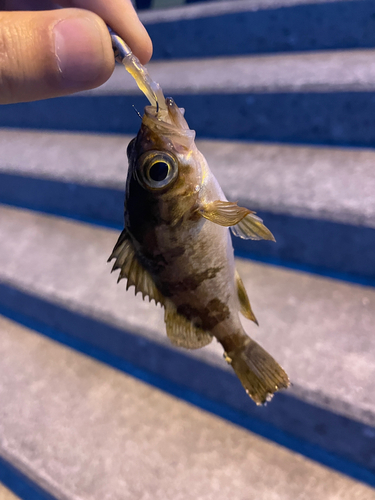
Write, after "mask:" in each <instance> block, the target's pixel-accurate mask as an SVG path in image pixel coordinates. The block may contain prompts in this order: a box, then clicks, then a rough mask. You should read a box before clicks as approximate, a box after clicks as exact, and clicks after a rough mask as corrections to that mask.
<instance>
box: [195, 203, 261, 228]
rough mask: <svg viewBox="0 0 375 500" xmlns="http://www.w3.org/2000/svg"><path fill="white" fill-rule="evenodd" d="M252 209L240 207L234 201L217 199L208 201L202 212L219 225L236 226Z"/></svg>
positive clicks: (205, 216) (206, 217)
mask: <svg viewBox="0 0 375 500" xmlns="http://www.w3.org/2000/svg"><path fill="white" fill-rule="evenodd" d="M250 213H251V211H250V210H248V209H247V208H243V207H239V206H238V205H237V203H233V202H232V201H221V200H216V201H213V202H212V203H207V204H206V205H204V206H203V207H202V208H201V214H202V216H203V217H204V218H205V219H208V220H210V221H211V222H214V223H215V224H219V226H226V227H228V226H234V225H235V224H238V223H239V222H240V221H241V220H242V219H243V218H244V217H246V215H247V214H250Z"/></svg>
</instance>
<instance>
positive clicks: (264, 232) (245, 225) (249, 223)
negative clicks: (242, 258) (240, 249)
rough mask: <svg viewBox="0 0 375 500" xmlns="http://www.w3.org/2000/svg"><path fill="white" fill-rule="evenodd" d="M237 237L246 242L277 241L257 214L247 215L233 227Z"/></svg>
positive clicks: (232, 229)
mask: <svg viewBox="0 0 375 500" xmlns="http://www.w3.org/2000/svg"><path fill="white" fill-rule="evenodd" d="M231 231H232V233H233V234H234V235H235V236H238V237H239V238H242V239H244V240H269V241H276V240H275V237H274V235H273V234H272V233H271V231H270V230H269V229H267V228H266V226H265V225H264V224H263V221H262V219H261V218H260V217H258V216H257V215H255V212H250V213H249V214H247V215H246V216H245V217H244V218H243V219H242V220H241V221H240V222H238V223H237V224H236V225H234V226H232V227H231Z"/></svg>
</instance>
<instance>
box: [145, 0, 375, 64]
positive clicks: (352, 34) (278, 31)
mask: <svg viewBox="0 0 375 500" xmlns="http://www.w3.org/2000/svg"><path fill="white" fill-rule="evenodd" d="M374 9H375V6H374V3H373V2H372V1H363V0H362V1H357V0H354V1H334V2H332V1H327V2H325V1H323V2H321V1H314V0H312V1H310V0H307V1H306V0H302V1H299V0H296V1H295V0H285V1H284V0H256V1H252V0H246V1H244V0H242V1H241V0H231V1H227V2H209V3H207V2H202V3H201V4H198V5H187V6H185V7H178V8H174V9H165V10H162V11H148V12H142V13H141V19H142V21H143V22H144V23H145V24H146V26H147V30H148V32H149V33H150V35H151V38H152V40H153V44H154V53H153V56H154V58H156V59H160V58H161V59H168V58H174V59H175V58H189V57H202V56H203V57H207V56H223V55H239V54H250V53H270V52H285V51H299V50H327V49H344V48H347V49H350V48H360V47H362V48H364V47H374V45H375V35H374V28H375V20H374V17H373V15H374ZM338 19H339V20H340V22H337V20H338Z"/></svg>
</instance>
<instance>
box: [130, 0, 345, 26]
mask: <svg viewBox="0 0 375 500" xmlns="http://www.w3.org/2000/svg"><path fill="white" fill-rule="evenodd" d="M171 1H172V2H173V1H174V0H171ZM178 1H180V0H178ZM342 1H346V0H229V1H228V0H214V1H211V2H210V1H205V0H203V1H202V2H200V3H199V4H198V5H196V4H195V5H181V6H178V7H177V6H175V7H170V8H164V9H158V10H151V9H150V10H144V11H142V12H139V17H140V19H141V21H142V22H143V23H145V24H153V23H158V22H161V21H177V20H181V19H194V18H200V17H213V16H220V15H223V14H233V13H239V12H248V11H253V10H255V11H256V10H261V9H277V8H279V7H291V6H294V5H303V4H320V3H323V4H324V3H330V2H342ZM176 3H177V2H176Z"/></svg>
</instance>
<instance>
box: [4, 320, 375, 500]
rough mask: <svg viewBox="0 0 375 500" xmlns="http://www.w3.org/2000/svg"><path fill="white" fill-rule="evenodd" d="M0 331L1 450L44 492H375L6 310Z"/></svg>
mask: <svg viewBox="0 0 375 500" xmlns="http://www.w3.org/2000/svg"><path fill="white" fill-rule="evenodd" d="M0 331H1V335H0V352H1V364H0V373H1V379H2V385H1V390H0V394H1V399H2V401H3V402H4V403H5V405H2V406H1V409H0V415H1V418H0V429H1V434H2V436H5V437H6V439H2V440H0V456H1V457H2V458H4V459H6V460H7V462H8V463H9V464H10V465H15V466H16V467H17V468H18V469H19V470H20V471H21V472H22V474H24V476H25V477H27V478H28V479H30V480H32V481H33V482H34V483H35V484H38V485H40V486H41V487H42V489H43V492H44V495H45V498H46V495H48V497H49V498H53V499H61V500H62V499H69V500H70V499H72V500H73V499H74V500H76V499H77V500H78V499H90V500H96V499H97V500H102V499H105V498H111V499H113V500H128V499H129V500H133V499H134V498H137V499H152V500H159V499H160V500H172V499H173V500H180V499H181V500H183V499H186V498H196V499H201V500H214V499H215V500H224V499H227V498H228V497H233V498H259V499H260V500H262V499H265V500H269V499H270V498H274V499H280V500H284V499H285V500H289V499H293V498H298V497H299V498H303V499H304V500H315V499H317V498H325V499H327V500H336V499H340V500H353V499H356V500H372V499H374V498H375V492H374V490H373V489H371V488H369V487H368V486H365V485H362V484H360V483H357V482H355V481H353V480H351V479H349V478H347V477H345V476H342V475H340V474H338V473H336V472H333V471H330V470H329V469H326V468H324V467H322V466H320V465H318V464H316V463H314V462H312V461H310V460H308V459H306V458H305V457H302V456H301V455H299V454H296V453H293V452H291V451H289V450H286V449H284V448H282V447H280V446H278V445H276V444H273V443H270V442H268V441H267V440H265V439H263V438H261V437H259V436H256V435H254V434H253V433H250V432H247V431H245V430H244V429H241V428H240V427H238V426H236V425H233V424H231V423H229V422H226V421H224V420H222V419H220V418H218V417H215V416H213V415H210V414H208V413H206V412H204V411H202V410H199V409H198V408H194V407H193V406H191V405H190V404H188V403H186V402H183V401H179V400H177V399H175V398H173V397H171V396H169V395H167V394H165V393H163V392H161V391H160V390H158V389H155V388H153V387H150V386H149V385H148V384H145V383H142V382H140V381H137V380H135V379H134V378H132V377H129V376H128V375H125V374H123V373H121V372H119V371H118V370H115V369H113V368H111V367H108V366H105V365H104V364H102V363H99V362H97V361H95V360H92V359H90V358H88V357H86V356H84V355H82V354H79V353H76V352H74V351H72V350H71V349H69V348H66V347H64V346H61V345H58V344H57V343H55V342H53V341H51V340H49V339H46V338H43V337H42V336H40V335H39V334H36V333H35V332H33V331H32V330H30V329H26V328H23V327H20V326H19V325H17V324H16V323H14V322H11V321H9V320H7V319H5V318H1V317H0ZM15 392H16V393H17V398H15V397H14V394H15ZM15 415H17V416H18V418H17V419H15V418H14V416H15ZM73 422H74V425H72V423H73ZM46 443H48V445H46ZM0 495H1V493H0ZM13 498H14V497H13ZM28 498H31V496H29V497H28ZM39 498H40V497H39ZM5 499H6V500H11V499H8V498H7V497H5Z"/></svg>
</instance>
